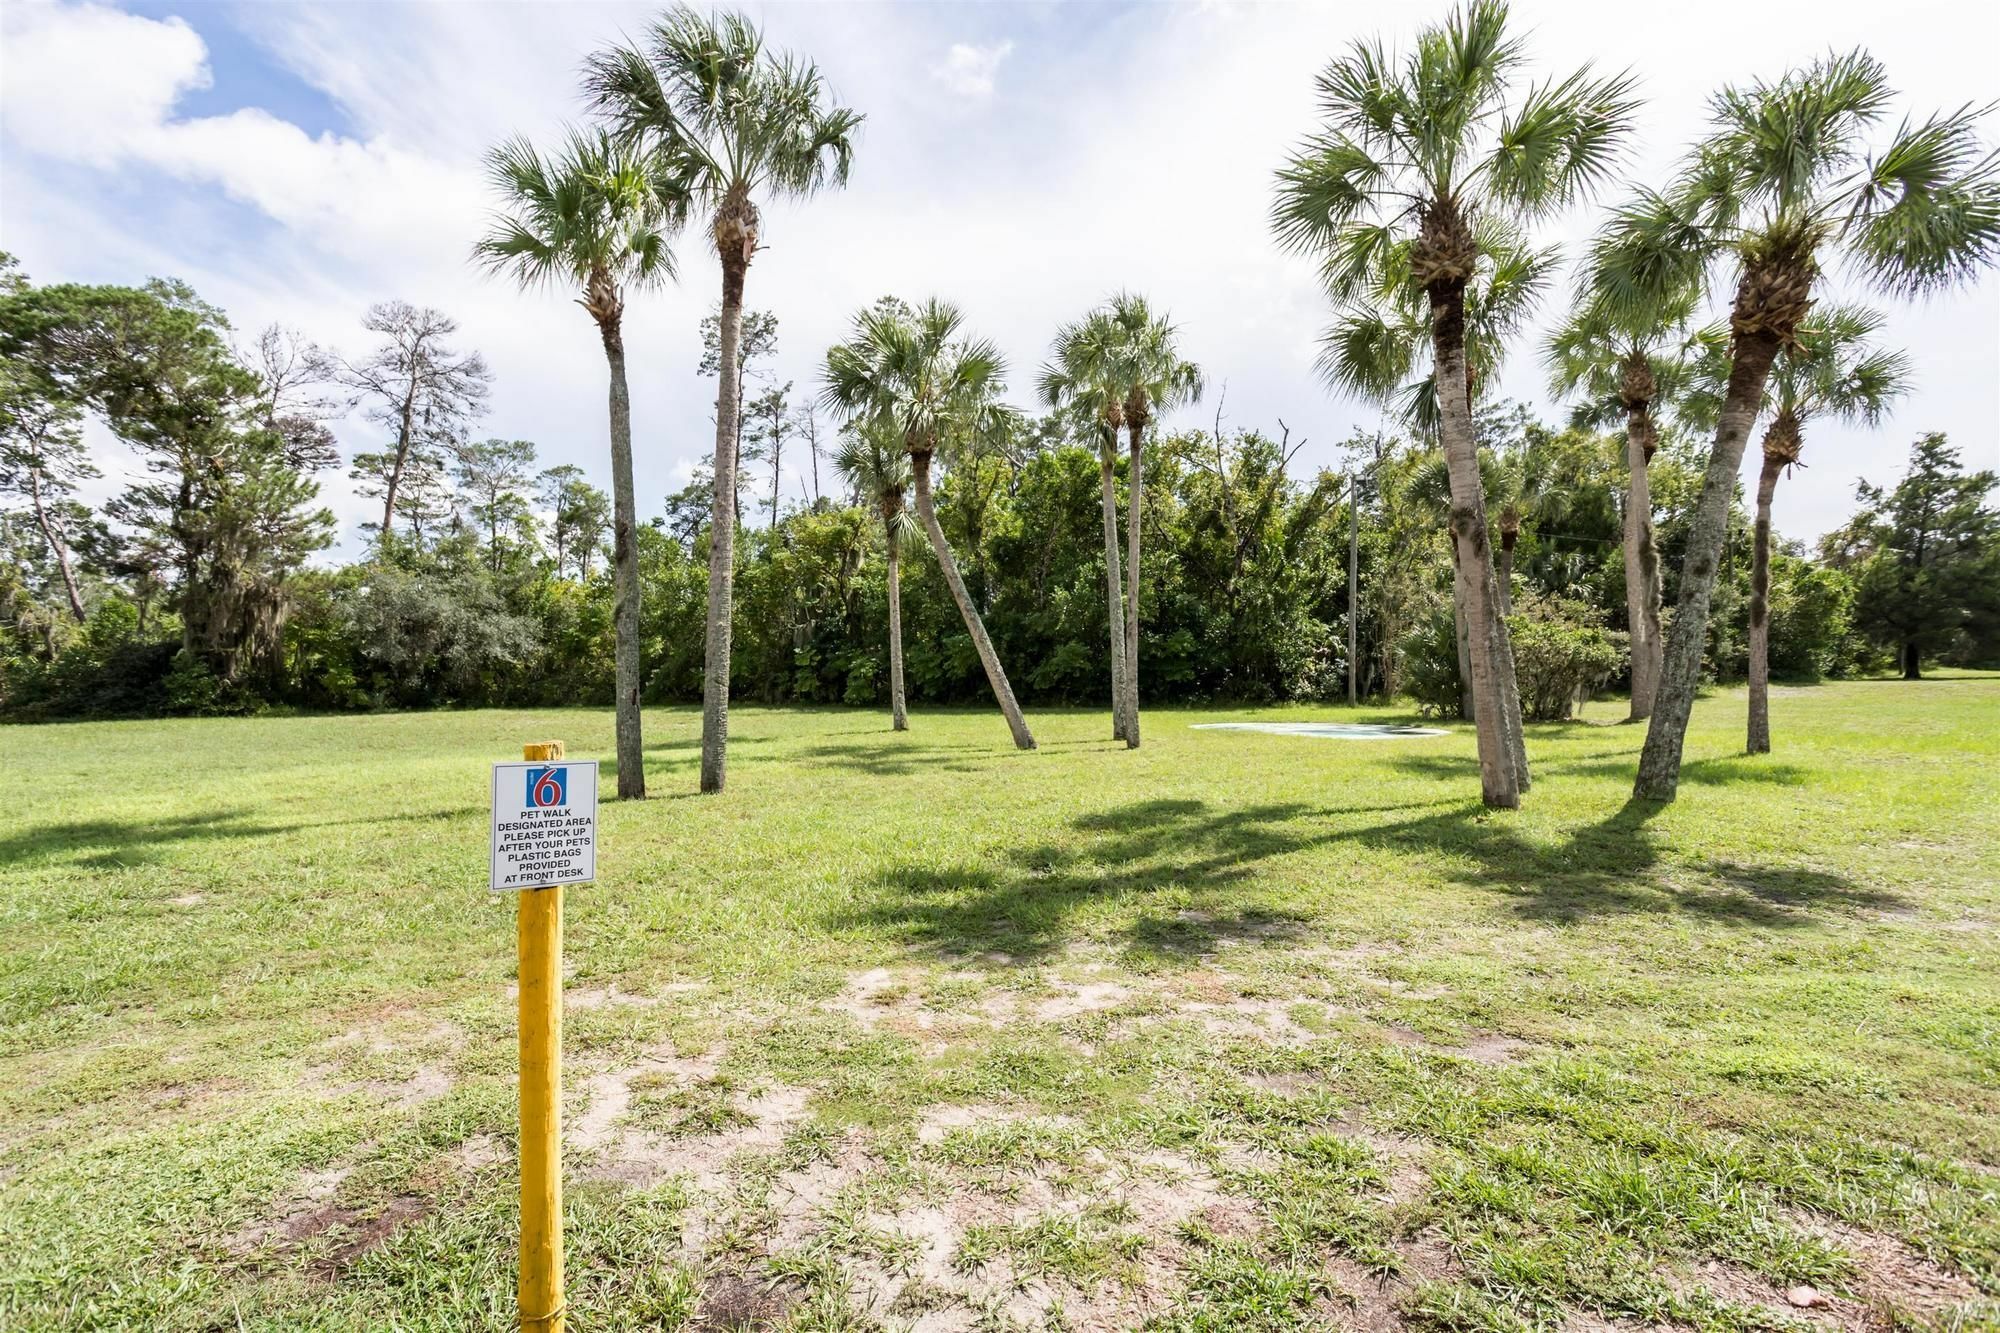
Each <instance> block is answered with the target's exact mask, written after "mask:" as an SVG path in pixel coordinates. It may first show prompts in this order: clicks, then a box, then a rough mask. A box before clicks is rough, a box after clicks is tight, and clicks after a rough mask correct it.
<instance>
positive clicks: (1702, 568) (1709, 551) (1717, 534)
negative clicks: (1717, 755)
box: [1632, 332, 1778, 801]
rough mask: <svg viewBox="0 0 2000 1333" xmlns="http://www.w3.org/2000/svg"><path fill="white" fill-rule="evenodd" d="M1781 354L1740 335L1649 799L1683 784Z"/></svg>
mask: <svg viewBox="0 0 2000 1333" xmlns="http://www.w3.org/2000/svg"><path fill="white" fill-rule="evenodd" d="M1777 354H1778V338H1777V335H1776V334H1774V333H1767V332H1757V333H1744V334H1738V335H1737V336H1736V339H1735V346H1734V348H1733V349H1732V352H1731V356H1730V365H1729V389H1728V392H1727V394H1726V396H1725V397H1724V398H1723V403H1722V417H1721V420H1720V421H1719V422H1718V423H1717V425H1716V430H1715V447H1714V448H1713V449H1712V450H1711V451H1710V453H1709V456H1708V471H1707V472H1706V473H1705V474H1704V475H1703V476H1702V482H1701V498H1700V499H1698V500H1697V501H1695V507H1694V518H1693V520H1692V522H1691V523H1690V524H1689V531H1688V545H1687V554H1686V555H1685V556H1684V557H1683V558H1682V561H1681V595H1680V600H1679V601H1677V602H1676V603H1675V604H1674V627H1673V632H1672V634H1671V635H1670V636H1669V637H1668V639H1667V649H1666V655H1665V657H1664V658H1663V660H1662V662H1661V668H1660V688H1659V693H1658V695H1657V697H1656V698H1655V699H1654V701H1653V720H1652V722H1651V724H1650V725H1649V726H1648V727H1647V728H1646V745H1645V748H1644V749H1643V750H1641V751H1640V752H1639V777H1638V781H1637V782H1635V783H1634V784H1633V789H1632V794H1633V795H1635V796H1637V797H1639V798H1641V799H1642V800H1652V801H1671V800H1673V799H1674V792H1675V790H1676V789H1677V788H1678V787H1679V786H1680V780H1681V747H1682V745H1683V744H1684V743H1685V742H1686V740H1687V725H1688V718H1689V716H1690V715H1691V714H1692V713H1693V712H1694V692H1695V687H1696V686H1697V685H1698V684H1699V683H1700V681H1701V654H1702V645H1703V643H1704V642H1705V641H1706V640H1707V638H1708V608H1709V603H1710V601H1712V600H1713V598H1714V596H1715V576H1716V573H1717V571H1718V570H1719V569H1720V567H1721V560H1722V543H1723V538H1724V537H1725V536H1726V535H1727V529H1728V525H1729V505H1730V501H1731V500H1733V499H1734V498H1735V495H1736V471H1737V469H1738V468H1740V467H1741V466H1742V465H1743V446H1744V444H1745V443H1746V442H1747V441H1748V440H1749V438H1750V426H1751V423H1752V422H1754V421H1755V420H1756V417H1757V409H1758V406H1759V405H1760V404H1761V403H1762V402H1763V400H1764V381H1765V379H1766V378H1767V377H1768V376H1769V374H1770V372H1771V362H1772V360H1773V359H1774V358H1775V357H1776V356H1777Z"/></svg>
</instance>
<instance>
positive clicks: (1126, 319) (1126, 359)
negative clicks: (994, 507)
mask: <svg viewBox="0 0 2000 1333" xmlns="http://www.w3.org/2000/svg"><path fill="white" fill-rule="evenodd" d="M1106 313H1107V314H1108V315H1109V316H1110V323H1111V327H1112V329H1113V331H1114V333H1115V337H1116V341H1115V342H1114V343H1113V350H1112V358H1111V365H1112V370H1113V374H1114V384H1116V385H1117V386H1118V387H1122V388H1123V389H1124V391H1125V401H1124V417H1125V435H1126V438H1127V440H1128V441H1129V442H1130V456H1131V461H1130V464H1129V465H1128V467H1127V470H1126V476H1125V745H1126V747H1127V748H1128V749H1134V750H1136V749H1138V748H1139V512H1140V505H1141V503H1142V502H1143V501H1144V499H1145V495H1146V481H1145V471H1144V464H1143V455H1142V452H1141V445H1142V444H1143V442H1144V440H1145V436H1146V427H1147V426H1148V425H1149V424H1150V423H1151V422H1152V420H1153V417H1154V415H1155V413H1157V412H1163V411H1170V410H1172V409H1173V408H1175V407H1178V406H1180V405H1181V404H1183V403H1191V402H1195V401H1196V400H1198V399H1199V398H1200V397H1201V368H1200V367H1199V366H1196V365H1195V364H1194V363H1193V362H1192V361H1188V360H1185V359H1183V358H1182V357H1181V355H1180V352H1179V350H1178V348H1177V346H1176V341H1177V337H1176V330H1175V328H1174V326H1173V325H1172V324H1171V323H1169V322H1168V321H1167V318H1166V316H1165V315H1155V314H1154V313H1153V311H1152V309H1151V307H1149V306H1148V305H1147V304H1146V298H1145V297H1143V296H1135V295H1133V294H1132V293H1130V292H1120V293H1118V294H1117V295H1116V296H1114V297H1112V298H1111V303H1110V306H1109V309H1108V310H1107V311H1106Z"/></svg>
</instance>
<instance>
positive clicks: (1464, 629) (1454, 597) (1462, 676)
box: [1451, 542, 1479, 722]
mask: <svg viewBox="0 0 2000 1333" xmlns="http://www.w3.org/2000/svg"><path fill="white" fill-rule="evenodd" d="M1451 637H1452V638H1453V639H1454V640H1455V641H1456V646H1457V648H1458V715H1459V716H1460V717H1462V718H1464V719H1465V720H1466V721H1467V722H1470V721H1472V720H1473V715H1474V714H1475V713H1477V712H1478V709H1479V704H1478V702H1477V701H1476V700H1475V699H1474V698H1473V697H1472V613H1471V612H1470V611H1468V610H1466V609H1465V589H1464V585H1463V584H1461V583H1460V582H1459V578H1458V543H1457V542H1453V543H1452V545H1451Z"/></svg>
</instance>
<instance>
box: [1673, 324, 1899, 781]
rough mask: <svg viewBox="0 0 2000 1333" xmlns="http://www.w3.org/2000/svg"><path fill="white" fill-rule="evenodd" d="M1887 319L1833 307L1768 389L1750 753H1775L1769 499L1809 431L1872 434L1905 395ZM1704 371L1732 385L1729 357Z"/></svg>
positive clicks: (1754, 577) (1755, 559)
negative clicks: (1883, 335) (1823, 423)
mask: <svg viewBox="0 0 2000 1333" xmlns="http://www.w3.org/2000/svg"><path fill="white" fill-rule="evenodd" d="M1881 328H1882V316H1881V315H1880V314H1879V313H1878V312H1876V311H1873V310H1868V309H1865V308H1862V307H1859V306H1845V305H1844V306H1832V307H1829V308H1827V309H1824V310H1821V311H1819V312H1817V313H1816V314H1813V315H1810V316H1808V317H1807V319H1806V322H1805V323H1804V324H1803V325H1801V326H1800V327H1799V329H1798V332H1797V341H1796V342H1795V343H1794V344H1793V345H1792V346H1791V347H1789V348H1787V349H1786V350H1785V351H1783V352H1780V353H1779V354H1778V359H1777V362H1776V363H1775V364H1774V365H1773V366H1772V368H1771V376H1770V379H1769V381H1768V382H1767V384H1766V386H1765V391H1764V409H1765V411H1766V412H1768V413H1769V414H1770V416H1769V420H1768V421H1767V423H1766V424H1765V426H1764V459H1763V466H1762V467H1761V468H1760V469H1759V470H1758V474H1757V520H1756V527H1755V528H1754V530H1753V531H1754V534H1755V535H1754V538H1753V541H1752V543H1751V548H1750V721H1749V727H1748V733H1747V738H1746V741H1745V749H1746V750H1748V752H1749V753H1751V754H1769V753H1770V752H1771V498H1772V496H1773V495H1774V494H1775V493H1776V491H1777V489H1778V478H1779V476H1780V475H1781V474H1782V473H1784V472H1785V471H1786V470H1787V469H1789V468H1792V467H1794V466H1798V465H1799V453H1800V451H1801V450H1802V449H1803V448H1804V446H1805V427H1806V426H1807V424H1809V423H1810V422H1812V421H1815V420H1822V419H1827V418H1831V419H1833V420H1836V421H1850V422H1857V423H1860V424H1862V425H1867V426H1873V425H1876V424H1877V423H1879V422H1880V421H1881V419H1882V414H1883V413H1884V412H1885V411H1887V410H1888V407H1889V405H1890V404H1891V403H1892V402H1894V401H1895V400H1896V399H1897V398H1900V397H1902V395H1903V394H1904V393H1905V392H1907V391H1908V389H1909V384H1910V360H1909V358H1908V357H1907V356H1905V355H1904V354H1903V353H1902V352H1899V351H1892V350H1888V349H1885V348H1881V347H1877V346H1875V345H1874V343H1873V339H1874V337H1875V335H1876V334H1877V333H1878V332H1880V330H1881ZM1705 368H1706V369H1708V370H1709V374H1710V376H1711V378H1714V377H1715V376H1716V372H1720V379H1721V383H1722V384H1725V385H1726V383H1727V355H1726V353H1725V354H1723V355H1720V356H1717V357H1715V358H1714V359H1713V361H1712V362H1711V363H1709V365H1708V366H1707V367H1705Z"/></svg>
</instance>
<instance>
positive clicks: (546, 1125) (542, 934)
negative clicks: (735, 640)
mask: <svg viewBox="0 0 2000 1333" xmlns="http://www.w3.org/2000/svg"><path fill="white" fill-rule="evenodd" d="M521 757H522V758H523V759H525V760H527V761H529V762H530V763H534V762H537V761H544V762H545V761H548V760H551V759H561V758H562V757H563V744H562V742H561V741H548V742H544V743H543V744H540V745H524V746H522V747H521ZM562 916H563V891H562V886H561V885H560V884H558V885H554V886H552V887H549V888H545V889H524V890H522V891H521V895H520V903H519V908H518V914H517V916H516V917H515V928H516V933H517V935H518V936H519V940H518V943H519V946H520V968H519V972H520V983H521V984H520V997H521V1015H520V1022H521V1288H520V1302H521V1327H522V1329H524V1330H526V1333H563V1316H564V1310H563V1240H562V1226H563V1209H562Z"/></svg>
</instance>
